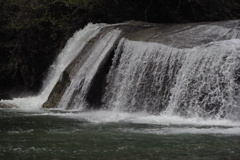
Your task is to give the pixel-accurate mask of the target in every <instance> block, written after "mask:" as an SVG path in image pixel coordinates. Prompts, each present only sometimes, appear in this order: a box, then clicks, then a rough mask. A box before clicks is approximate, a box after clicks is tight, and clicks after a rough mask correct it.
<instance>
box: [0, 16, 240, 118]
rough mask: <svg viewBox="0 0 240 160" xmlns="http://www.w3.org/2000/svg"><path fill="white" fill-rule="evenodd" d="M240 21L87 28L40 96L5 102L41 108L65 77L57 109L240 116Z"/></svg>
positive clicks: (66, 50)
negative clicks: (62, 77)
mask: <svg viewBox="0 0 240 160" xmlns="http://www.w3.org/2000/svg"><path fill="white" fill-rule="evenodd" d="M239 24H240V23H239V20H236V21H227V22H214V23H209V24H200V25H198V24H184V25H169V26H164V25H156V24H145V23H140V22H139V23H136V22H129V23H122V24H115V25H102V24H99V25H98V24H97V25H93V24H89V25H87V26H86V27H85V28H84V29H83V30H81V31H79V32H77V33H75V35H74V36H73V38H71V39H70V40H69V41H68V43H67V45H66V47H65V48H64V49H63V51H62V52H61V53H60V54H59V56H58V58H57V59H56V61H55V62H54V64H53V65H52V66H51V67H50V70H49V73H48V76H47V78H46V80H45V81H44V86H43V89H42V91H41V92H40V93H39V94H38V95H37V96H33V97H26V98H17V99H14V100H13V101H7V100H5V101H1V103H5V104H8V105H9V104H12V105H15V106H19V107H23V108H24V107H25V108H40V107H41V106H42V104H43V103H44V102H45V101H46V100H47V99H48V100H49V99H51V95H50V93H51V91H52V90H53V92H54V89H53V88H54V86H55V85H56V84H57V82H58V81H60V80H61V75H62V74H63V72H64V73H66V74H68V76H69V84H67V85H65V86H64V87H63V88H62V91H61V94H59V95H60V98H59V100H57V102H56V103H55V104H57V105H56V106H52V107H58V108H60V109H77V110H82V109H85V108H102V109H105V110H107V111H116V112H128V113H133V112H144V113H148V114H149V113H150V114H153V115H161V116H163V117H164V116H167V117H171V116H172V117H173V116H179V117H201V118H212V119H222V118H226V119H231V120H232V119H240V116H239V115H240V98H239V97H240V26H239ZM95 83H97V84H95ZM98 83H99V84H98ZM49 95H50V96H49ZM99 95H101V96H99ZM94 96H95V97H94ZM96 96H99V97H96ZM49 97H50V98H49ZM53 97H54V94H53ZM89 97H90V98H89ZM94 101H96V102H94ZM93 105H96V106H93Z"/></svg>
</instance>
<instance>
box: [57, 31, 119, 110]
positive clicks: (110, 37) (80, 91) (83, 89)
mask: <svg viewBox="0 0 240 160" xmlns="http://www.w3.org/2000/svg"><path fill="white" fill-rule="evenodd" d="M120 33H121V32H120V30H117V29H115V30H110V31H109V32H108V33H107V34H106V35H104V36H103V37H100V38H99V39H98V41H97V42H96V43H95V45H93V46H92V48H91V49H90V50H89V51H88V52H87V55H88V56H89V57H88V58H87V59H86V60H85V62H84V63H83V65H82V66H81V68H80V70H79V71H78V72H77V74H76V75H75V76H74V77H73V78H72V80H71V84H70V85H69V86H68V87H67V89H66V91H65V92H64V94H63V96H62V98H61V100H60V102H59V107H60V108H84V107H85V105H86V104H85V99H86V95H87V93H88V91H89V87H90V85H91V81H92V79H93V77H94V76H95V75H96V73H97V71H98V69H99V67H100V66H101V63H102V61H103V60H104V59H106V57H107V55H108V54H109V52H110V49H111V48H112V47H113V45H114V43H115V42H116V40H117V39H118V37H119V35H120Z"/></svg>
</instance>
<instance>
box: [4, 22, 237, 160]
mask: <svg viewBox="0 0 240 160" xmlns="http://www.w3.org/2000/svg"><path fill="white" fill-rule="evenodd" d="M232 24H240V23H238V22H234V21H230V22H228V25H226V26H227V27H222V26H218V25H216V24H214V25H198V26H195V27H192V28H191V27H190V28H189V27H186V28H185V29H183V30H179V31H178V32H173V33H171V37H164V38H165V41H166V43H156V42H142V41H135V40H129V39H126V38H122V39H121V40H120V41H119V42H118V43H117V47H116V49H115V54H114V56H113V60H112V66H111V67H110V69H109V73H108V74H107V76H106V78H107V82H108V85H106V88H105V92H104V93H103V94H104V95H103V96H102V102H103V103H104V105H103V106H102V109H98V110H88V111H83V112H82V111H81V110H82V109H84V107H85V106H86V105H87V104H86V103H87V102H86V100H85V99H86V96H87V91H88V90H89V88H91V85H90V84H91V80H92V79H93V77H94V75H95V74H96V73H97V70H98V68H99V67H100V65H101V61H102V60H103V59H104V58H105V56H107V54H108V51H109V50H110V49H111V47H112V46H113V45H114V42H115V41H117V40H118V38H119V37H120V35H121V30H120V29H118V28H114V29H111V30H110V31H109V32H107V34H104V35H103V36H98V37H99V38H100V39H99V40H98V41H97V44H98V45H97V44H96V45H93V47H92V49H90V52H91V54H89V57H88V58H87V59H85V62H86V63H84V64H83V65H82V67H81V68H82V69H80V70H79V71H78V72H77V73H76V74H75V75H73V76H72V79H73V81H72V82H71V83H70V84H69V86H68V88H67V89H66V90H65V93H64V94H63V96H62V99H61V100H60V101H59V104H58V108H55V109H42V108H41V106H42V105H43V103H44V102H45V101H46V100H47V98H48V96H49V95H50V93H51V91H52V89H53V88H54V86H55V84H56V83H57V81H58V79H61V74H62V72H63V71H64V70H65V69H66V67H67V66H68V65H69V64H70V63H71V62H72V61H73V60H74V59H75V58H76V57H77V54H78V53H79V52H81V51H82V50H83V49H84V45H87V44H89V43H92V42H91V39H92V38H93V37H95V36H96V35H98V34H99V33H100V32H101V29H102V28H105V27H109V25H105V24H98V25H93V24H89V25H88V26H86V27H85V28H84V29H83V30H80V31H78V32H76V33H75V35H74V36H73V37H72V38H71V39H70V40H69V41H68V43H67V44H66V46H65V48H64V49H63V51H62V52H61V53H60V54H59V56H58V57H57V59H56V61H55V63H54V64H53V65H52V66H51V68H50V70H49V74H48V76H47V78H46V80H45V81H44V86H43V89H42V91H41V92H40V93H39V95H37V96H32V97H26V98H16V99H14V100H5V101H1V103H3V104H8V105H10V106H17V107H13V108H8V109H6V108H5V109H4V108H3V109H0V119H1V123H0V159H3V160H8V159H16V160H26V159H33V160H34V159H35V160H42V159H56V160H57V159H81V160H82V159H86V160H90V159H111V160H114V159H124V160H125V159H129V160H130V159H131V160H143V159H160V160H161V159H162V160H176V159H183V160H188V159H192V160H224V159H228V160H238V159H239V157H240V121H239V113H240V110H239V106H240V100H239V98H238V97H239V93H240V86H239V85H240V84H239V79H238V76H239V75H238V74H239V68H240V40H239V38H240V32H239V31H240V27H239V25H237V26H236V25H235V26H231V25H232ZM229 26H230V27H229ZM188 34H189V35H192V38H191V37H190V39H188V42H189V43H186V42H185V41H184V38H186V37H187V36H188ZM155 37H157V35H156V36H155ZM176 37H181V38H182V41H179V40H176V39H177V38H176ZM209 37H210V38H212V39H211V41H209V42H208V40H206V39H207V38H209ZM187 38H189V37H187ZM187 38H186V39H187ZM204 38H205V39H204ZM168 39H171V44H167V40H168ZM175 40H176V41H175ZM206 41H207V42H206ZM199 42H203V43H199ZM179 43H183V44H184V45H183V44H181V46H184V47H179V46H178V45H179ZM98 51H100V52H98ZM93 55H94V56H93ZM77 80H78V81H77ZM79 86H81V87H80V88H81V89H82V90H79ZM76 90H77V91H78V92H76ZM76 93H80V94H76ZM156 97H158V98H156Z"/></svg>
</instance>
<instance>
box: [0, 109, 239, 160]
mask: <svg viewBox="0 0 240 160" xmlns="http://www.w3.org/2000/svg"><path fill="white" fill-rule="evenodd" d="M97 115H100V116H99V117H97ZM103 115H105V119H104V116H103ZM109 115H112V114H111V113H107V112H106V113H104V112H103V113H95V114H90V113H89V114H85V115H84V114H78V113H63V112H60V111H51V112H50V111H47V112H46V111H45V112H21V111H16V110H5V109H1V110H0V159H1V160H71V159H76V160H98V159H99V160H100V159H102V160H108V159H109V160H115V159H116V160H128V159H129V160H149V159H156V160H178V159H179V160H239V159H240V134H239V126H216V125H214V124H213V125H192V124H182V125H181V124H177V123H176V124H175V125H174V124H160V123H159V124H158V122H157V120H156V119H155V122H157V123H150V121H149V120H148V121H147V120H146V119H145V121H144V120H143V115H141V116H139V117H142V119H141V118H139V117H136V116H134V115H131V116H129V115H127V116H126V115H125V116H124V114H123V115H121V114H115V115H114V116H112V117H110V116H109ZM81 116H82V118H81ZM90 116H95V117H96V118H95V119H94V118H93V119H89V118H88V117H90ZM106 116H107V117H108V119H106ZM119 117H120V118H119ZM134 118H135V120H134ZM114 119H115V120H114ZM116 119H117V120H116Z"/></svg>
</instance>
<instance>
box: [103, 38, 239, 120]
mask: <svg viewBox="0 0 240 160" xmlns="http://www.w3.org/2000/svg"><path fill="white" fill-rule="evenodd" d="M239 69H240V40H239V39H232V40H224V41H218V42H212V43H208V44H207V45H203V46H200V47H194V48H191V49H177V48H173V47H169V46H166V45H163V44H158V43H151V42H138V41H130V40H127V39H122V40H121V43H119V45H118V48H117V50H116V54H115V57H114V60H113V65H112V68H111V70H110V72H109V75H108V77H107V79H108V86H107V89H106V93H105V95H104V99H103V101H104V102H105V104H106V107H107V108H110V109H112V110H119V111H128V112H129V111H130V112H133V111H139V110H145V111H147V112H150V113H154V114H157V113H160V112H162V111H164V113H165V114H171V115H181V116H188V117H193V116H199V117H211V116H212V117H213V118H221V117H227V118H236V116H237V115H239V113H240V107H239V106H240V98H239V96H240V95H239V94H240V82H239V76H240V75H239Z"/></svg>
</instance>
